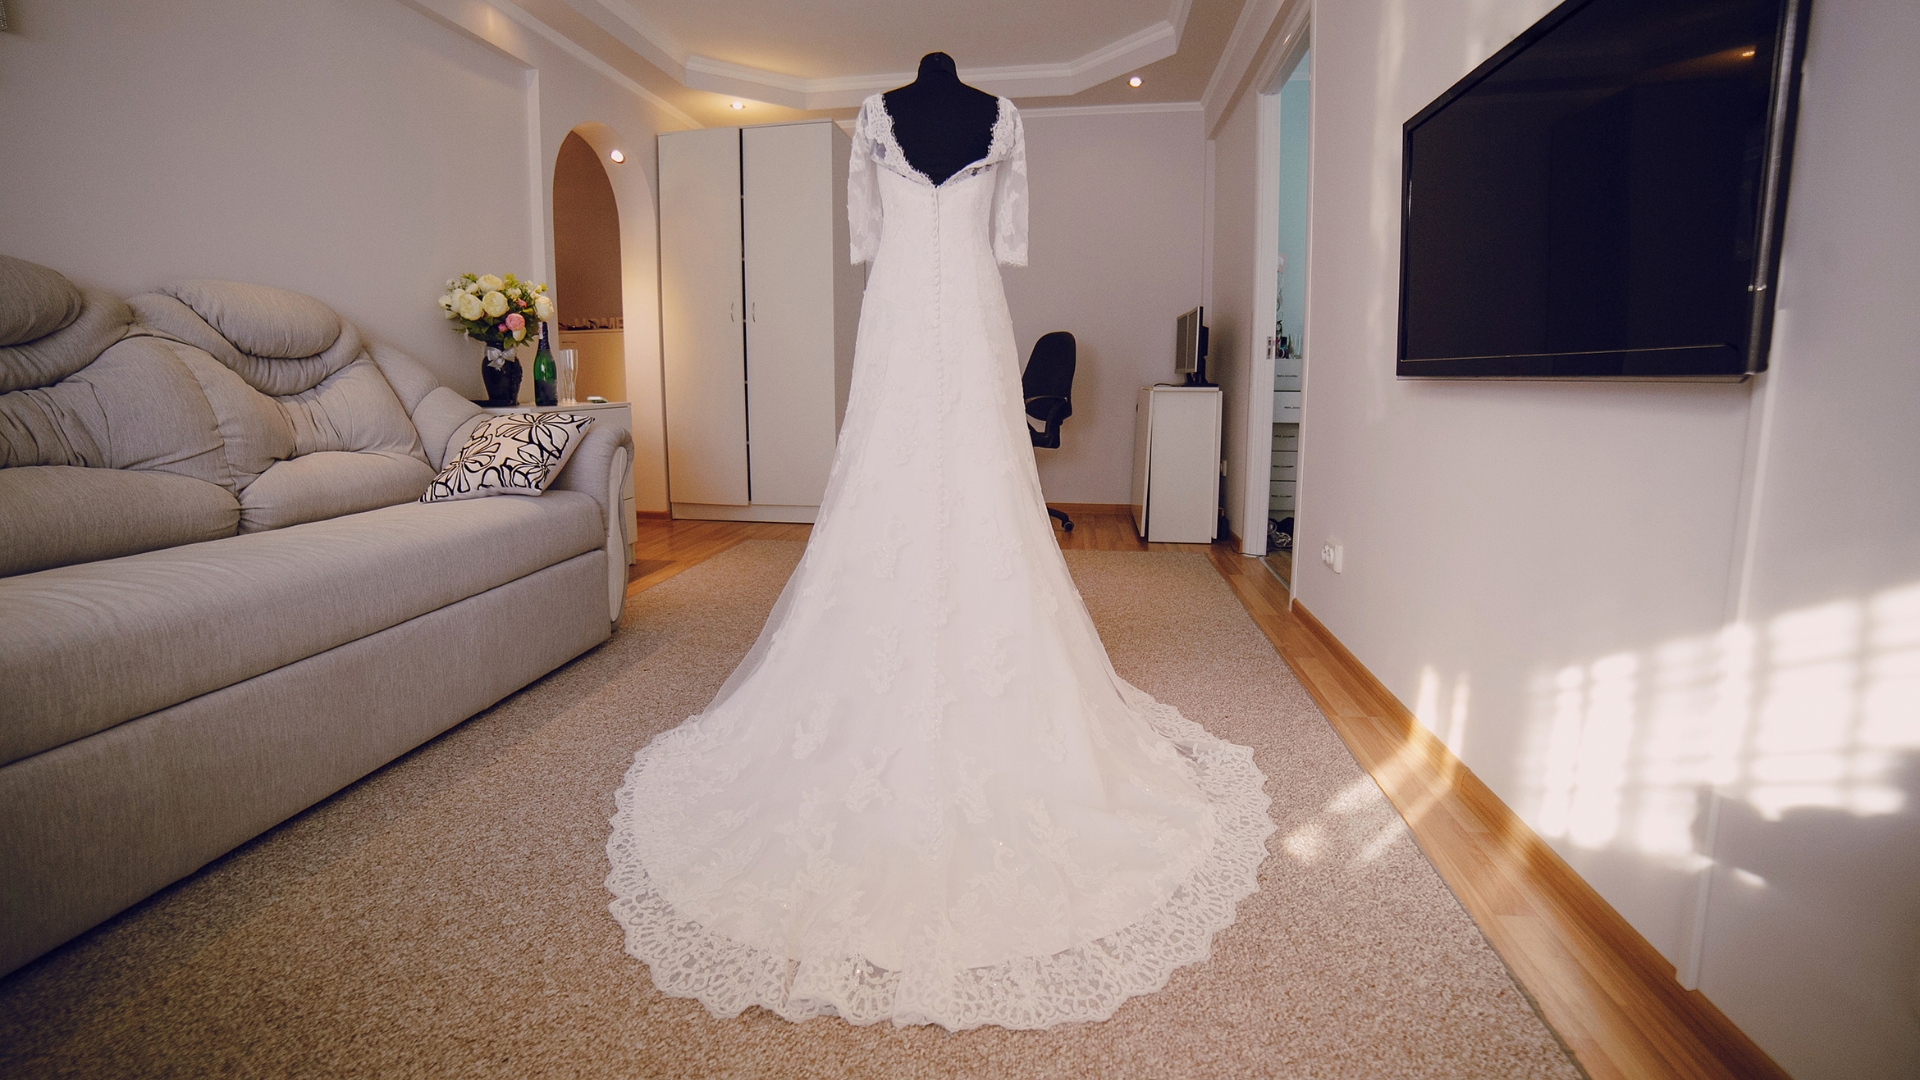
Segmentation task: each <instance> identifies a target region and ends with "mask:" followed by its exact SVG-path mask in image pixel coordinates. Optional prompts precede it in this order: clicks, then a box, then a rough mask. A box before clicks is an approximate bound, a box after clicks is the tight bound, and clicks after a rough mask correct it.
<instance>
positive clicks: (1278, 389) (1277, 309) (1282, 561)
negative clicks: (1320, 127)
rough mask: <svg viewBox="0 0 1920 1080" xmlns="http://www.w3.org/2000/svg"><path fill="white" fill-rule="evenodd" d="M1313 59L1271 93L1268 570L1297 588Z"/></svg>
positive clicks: (1304, 58) (1303, 59) (1306, 58)
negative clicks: (1274, 209) (1272, 246)
mask: <svg viewBox="0 0 1920 1080" xmlns="http://www.w3.org/2000/svg"><path fill="white" fill-rule="evenodd" d="M1311 73H1312V54H1311V53H1310V52H1303V53H1302V54H1301V56H1300V58H1299V60H1298V61H1296V62H1295V63H1294V64H1293V67H1292V70H1291V71H1287V72H1285V73H1284V74H1283V76H1282V81H1281V83H1280V89H1279V92H1278V93H1276V94H1274V95H1272V96H1273V98H1274V101H1273V107H1272V108H1271V109H1270V110H1268V111H1270V112H1272V113H1273V114H1274V115H1273V124H1274V126H1275V128H1276V130H1275V133H1274V135H1275V138H1274V146H1275V158H1276V165H1277V168H1276V170H1275V174H1274V178H1275V181H1276V183H1275V185H1274V189H1273V192H1272V197H1273V198H1274V200H1275V202H1276V204H1277V208H1278V213H1277V214H1276V217H1275V221H1274V224H1275V226H1276V227H1275V230H1274V231H1275V234H1276V235H1275V241H1276V243H1275V247H1276V248H1277V253H1276V257H1275V260H1274V267H1273V269H1274V301H1273V330H1272V334H1271V335H1270V336H1269V337H1268V338H1267V355H1268V356H1269V357H1271V358H1272V360H1273V450H1272V459H1271V461H1270V462H1269V467H1270V471H1269V479H1268V488H1267V543H1266V554H1265V555H1264V556H1263V557H1264V558H1265V559H1266V562H1267V567H1268V569H1270V570H1272V571H1273V572H1274V575H1275V576H1276V577H1278V578H1279V579H1280V580H1281V581H1282V582H1284V583H1286V585H1287V587H1288V589H1292V587H1293V552H1294V547H1295V541H1294V537H1295V536H1296V535H1297V534H1298V532H1299V530H1298V529H1297V528H1296V526H1295V522H1296V520H1297V518H1296V509H1297V506H1298V498H1297V494H1298V492H1299V487H1300V423H1301V419H1302V415H1303V406H1304V405H1305V399H1306V386H1305V375H1306V330H1307V305H1306V297H1307V179H1308V172H1307V155H1308V147H1309V142H1308V138H1307V135H1308V126H1309V123H1310V121H1311V118H1312V92H1313V89H1312V83H1311Z"/></svg>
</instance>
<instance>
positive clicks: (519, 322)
mask: <svg viewBox="0 0 1920 1080" xmlns="http://www.w3.org/2000/svg"><path fill="white" fill-rule="evenodd" d="M504 325H505V326H506V328H507V329H508V330H524V329H526V328H527V320H526V317H525V316H523V315H521V314H520V313H519V312H517V311H516V312H514V313H513V314H511V315H509V316H507V321H506V323H505V324H504Z"/></svg>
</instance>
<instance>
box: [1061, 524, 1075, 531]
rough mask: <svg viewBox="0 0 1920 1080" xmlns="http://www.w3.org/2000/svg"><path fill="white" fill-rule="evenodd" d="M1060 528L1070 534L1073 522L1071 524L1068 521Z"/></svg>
mask: <svg viewBox="0 0 1920 1080" xmlns="http://www.w3.org/2000/svg"><path fill="white" fill-rule="evenodd" d="M1061 528H1063V529H1065V530H1067V531H1068V532H1072V531H1073V522H1071V521H1069V522H1067V523H1066V524H1065V525H1062V526H1061Z"/></svg>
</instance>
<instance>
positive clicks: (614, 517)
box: [552, 424, 633, 535]
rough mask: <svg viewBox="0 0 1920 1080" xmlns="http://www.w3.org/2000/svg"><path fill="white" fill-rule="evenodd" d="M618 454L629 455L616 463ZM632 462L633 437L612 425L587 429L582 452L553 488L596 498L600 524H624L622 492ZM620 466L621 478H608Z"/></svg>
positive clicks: (582, 443) (575, 456)
mask: <svg viewBox="0 0 1920 1080" xmlns="http://www.w3.org/2000/svg"><path fill="white" fill-rule="evenodd" d="M617 450H625V451H626V453H625V454H623V455H621V456H620V460H618V461H616V460H615V459H614V452H615V451H617ZM632 460H633V436H631V435H628V434H627V433H626V432H624V431H621V430H620V429H619V428H617V427H614V426H613V425H612V424H595V425H593V426H592V427H590V428H588V429H587V434H586V436H585V437H584V438H582V439H581V440H580V448H579V449H578V450H575V451H574V452H573V456H572V457H570V458H568V459H567V467H566V468H564V469H561V470H560V475H559V476H557V477H555V478H554V481H553V485H552V486H553V487H555V488H558V489H560V490H563V491H580V492H585V493H586V494H588V495H591V496H593V501H594V502H597V503H599V504H600V520H601V521H602V522H603V523H605V524H608V525H617V524H618V523H619V521H620V503H621V491H622V489H624V488H625V487H626V479H627V477H626V469H627V466H628V463H629V462H631V461H632ZM616 465H617V466H619V468H620V474H619V475H618V476H611V477H610V476H609V475H608V474H609V473H610V472H612V471H613V469H614V467H615V466H616ZM610 480H611V481H612V484H611V485H609V481H610ZM609 500H611V501H609ZM622 535H624V530H622Z"/></svg>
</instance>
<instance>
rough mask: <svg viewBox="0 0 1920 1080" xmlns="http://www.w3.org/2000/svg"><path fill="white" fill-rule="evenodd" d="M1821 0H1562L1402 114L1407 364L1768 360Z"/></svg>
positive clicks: (1612, 369) (1672, 371) (1688, 372)
mask: <svg viewBox="0 0 1920 1080" xmlns="http://www.w3.org/2000/svg"><path fill="white" fill-rule="evenodd" d="M1807 6H1808V0H1567V2H1566V3H1563V4H1561V5H1560V6H1559V7H1557V8H1555V9H1553V11H1551V12H1549V13H1548V14H1547V16H1546V17H1545V18H1543V19H1541V20H1540V21H1539V22H1538V23H1536V24H1535V25H1534V26H1533V27H1532V28H1531V29H1529V30H1528V31H1527V32H1526V33H1524V34H1521V35H1520V36H1519V37H1518V38H1516V39H1514V41H1513V42H1512V44H1510V45H1508V46H1507V47H1506V48H1504V49H1502V50H1500V51H1499V52H1498V53H1496V54H1495V55H1494V56H1493V57H1492V58H1491V59H1489V60H1488V61H1487V62H1486V63H1484V64H1481V65H1480V66H1479V67H1478V68H1475V69H1474V71H1473V72H1472V73H1471V74H1469V75H1468V76H1467V77H1466V78H1464V79H1461V80H1460V81H1459V82H1458V83H1456V84H1455V85H1454V86H1453V88H1452V89H1450V90H1448V91H1447V92H1446V93H1444V94H1442V95H1441V96H1440V97H1439V99H1438V100H1436V101H1434V103H1433V104H1431V105H1429V106H1427V107H1426V108H1425V109H1422V110H1421V111H1420V113H1419V114H1418V115H1417V116H1415V117H1413V119H1411V120H1408V121H1407V123H1406V127H1405V131H1404V134H1403V142H1402V151H1403V156H1402V162H1403V169H1404V175H1403V181H1402V189H1401V214H1402V217H1401V230H1400V341H1399V363H1398V366H1397V371H1398V373H1399V374H1400V375H1402V376H1409V377H1442V378H1448V377H1453V378H1459V377H1478V378H1508V379H1533V378H1584V379H1606V378H1615V379H1618V378H1627V379H1657V378H1685V379H1702V378H1722V379H1742V378H1746V377H1747V376H1749V375H1751V374H1753V373H1754V372H1758V371H1764V370H1766V366H1767V343H1768V338H1769V336H1770V335H1771V333H1772V325H1773V292H1774V281H1775V272H1776V265H1777V263H1778V260H1779V250H1780V228H1781V223H1782V222H1783V220H1784V218H1785V214H1786V200H1787V165H1788V161H1789V159H1790V157H1791V154H1792V150H1793V121H1794V111H1795V105H1796V101H1797V97H1798V92H1799V70H1800V60H1801V57H1802V56H1803V54H1804V52H1805V46H1804V41H1805V37H1806V19H1807Z"/></svg>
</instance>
